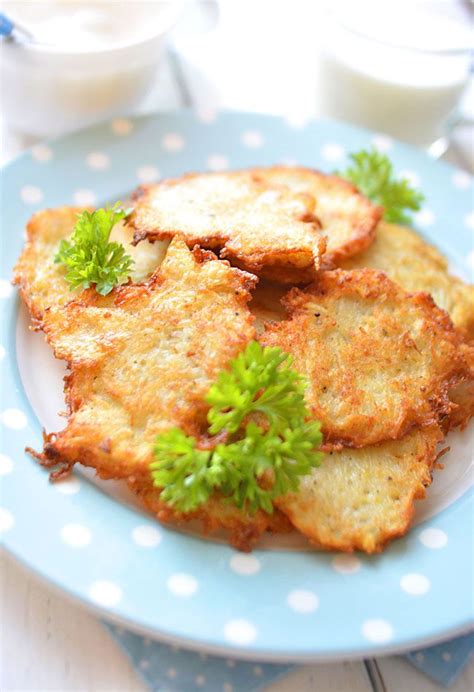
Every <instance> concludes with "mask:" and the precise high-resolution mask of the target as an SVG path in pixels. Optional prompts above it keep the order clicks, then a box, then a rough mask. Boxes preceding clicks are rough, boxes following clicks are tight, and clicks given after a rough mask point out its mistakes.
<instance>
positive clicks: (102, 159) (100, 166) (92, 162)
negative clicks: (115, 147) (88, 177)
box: [86, 151, 110, 171]
mask: <svg viewBox="0 0 474 692" xmlns="http://www.w3.org/2000/svg"><path fill="white" fill-rule="evenodd" d="M86 163H87V165H88V166H89V168H92V170H94V171H106V170H107V169H108V168H110V158H109V156H108V155H107V154H105V153H104V152H103V151H92V152H91V153H90V154H87V156H86Z"/></svg>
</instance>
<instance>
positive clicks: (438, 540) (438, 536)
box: [418, 528, 448, 550]
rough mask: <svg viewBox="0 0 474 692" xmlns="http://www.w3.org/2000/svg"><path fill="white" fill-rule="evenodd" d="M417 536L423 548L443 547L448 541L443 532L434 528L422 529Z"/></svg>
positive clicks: (435, 548)
mask: <svg viewBox="0 0 474 692" xmlns="http://www.w3.org/2000/svg"><path fill="white" fill-rule="evenodd" d="M418 538H419V540H420V541H421V543H422V544H423V545H424V546H425V548H430V549H431V550H439V549H440V548H444V546H445V545H446V544H447V542H448V537H447V535H446V534H445V532H444V531H442V530H441V529H436V528H428V529H423V531H422V532H421V533H420V535H419V536H418Z"/></svg>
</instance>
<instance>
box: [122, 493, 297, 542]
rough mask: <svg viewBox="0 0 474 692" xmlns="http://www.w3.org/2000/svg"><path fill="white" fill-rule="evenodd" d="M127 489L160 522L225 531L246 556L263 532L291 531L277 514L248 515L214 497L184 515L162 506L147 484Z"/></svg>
mask: <svg viewBox="0 0 474 692" xmlns="http://www.w3.org/2000/svg"><path fill="white" fill-rule="evenodd" d="M129 487H130V489H131V490H132V491H133V492H134V493H135V494H136V495H137V497H138V498H139V499H140V501H141V502H142V503H143V504H144V505H145V507H147V509H149V510H150V511H151V512H153V513H154V514H156V516H157V518H158V519H159V520H160V521H162V522H164V523H168V522H173V523H174V522H177V523H180V522H182V521H186V522H188V521H193V520H198V521H200V522H202V525H203V528H204V531H205V532H206V533H212V532H214V531H216V530H218V529H225V530H227V531H228V532H229V542H230V543H231V545H233V546H234V547H235V548H237V549H238V550H243V551H245V552H248V551H249V550H251V549H252V548H253V547H254V546H255V545H256V543H257V542H258V540H259V538H260V537H261V535H262V534H263V533H264V532H265V531H270V532H272V533H288V532H290V531H292V529H293V527H292V525H291V524H290V522H289V520H288V518H287V517H286V516H285V515H284V514H282V513H281V512H279V511H278V510H275V511H274V512H273V514H267V513H266V512H264V511H262V510H258V511H257V512H256V513H255V514H249V513H247V512H246V511H244V510H241V509H239V508H238V507H236V506H235V505H233V504H231V503H229V502H226V501H225V499H223V498H221V497H219V496H218V495H215V496H213V497H211V498H210V499H209V500H208V501H207V502H206V503H205V504H204V505H202V506H201V507H200V508H199V509H198V510H196V511H195V512H192V513H188V514H185V515H183V514H181V513H179V512H175V511H173V510H172V509H171V508H170V507H169V506H168V505H166V504H165V503H164V502H162V501H161V500H160V493H159V490H158V489H157V488H154V487H153V485H151V484H150V483H137V482H133V481H132V482H131V483H129Z"/></svg>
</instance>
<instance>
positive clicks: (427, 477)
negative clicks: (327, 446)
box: [275, 426, 442, 553]
mask: <svg viewBox="0 0 474 692" xmlns="http://www.w3.org/2000/svg"><path fill="white" fill-rule="evenodd" d="M441 439H442V435H441V433H440V431H439V428H437V427H436V426H432V427H428V428H423V429H422V430H414V431H411V432H410V433H408V435H406V436H405V437H403V438H402V439H401V440H392V441H390V442H383V443H380V444H378V445H372V446H369V447H364V448H363V449H343V450H342V451H339V452H336V451H334V452H331V453H330V454H326V455H325V456H324V458H323V461H322V464H321V466H320V467H319V468H316V469H313V471H312V472H311V474H310V475H308V476H305V477H304V478H303V479H302V481H301V484H300V487H299V490H298V492H297V493H293V494H291V495H287V496H285V497H282V498H279V499H278V500H276V503H275V504H276V505H277V506H278V507H279V508H280V510H281V511H282V512H284V513H285V514H287V516H288V518H289V519H290V521H291V522H292V524H293V525H294V526H295V527H296V528H297V529H298V530H299V531H301V533H303V534H304V535H305V536H307V537H308V538H309V539H310V541H311V542H312V543H314V544H316V545H317V546H318V547H322V548H326V549H330V550H341V551H347V552H352V551H353V550H363V551H365V552H367V553H374V552H380V551H381V550H383V548H384V547H385V546H386V544H387V543H388V542H389V541H391V540H392V539H393V538H396V537H398V536H403V535H404V534H405V533H406V532H407V531H408V529H409V527H410V524H411V521H412V517H413V511H414V501H415V499H418V498H423V497H424V496H425V488H426V487H427V486H429V485H430V483H431V469H432V466H433V464H434V462H435V460H436V456H437V453H436V445H437V443H438V442H439V441H440V440H441Z"/></svg>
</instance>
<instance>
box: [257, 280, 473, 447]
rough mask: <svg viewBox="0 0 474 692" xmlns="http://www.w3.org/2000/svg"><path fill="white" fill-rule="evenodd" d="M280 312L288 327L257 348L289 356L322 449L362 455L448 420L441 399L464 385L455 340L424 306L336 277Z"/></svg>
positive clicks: (422, 299) (443, 317)
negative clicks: (302, 380)
mask: <svg viewBox="0 0 474 692" xmlns="http://www.w3.org/2000/svg"><path fill="white" fill-rule="evenodd" d="M283 303H284V305H285V307H286V309H287V311H288V313H289V319H287V320H284V321H282V322H279V323H273V324H269V325H267V326H266V331H265V332H264V333H263V334H262V335H261V336H260V337H259V338H260V341H261V342H262V343H263V344H264V345H271V346H280V347H281V348H282V349H283V350H284V351H287V352H289V353H290V354H291V355H292V356H293V359H294V367H295V369H296V370H298V371H299V372H300V373H301V374H303V375H304V376H306V378H307V381H308V386H307V390H306V398H307V402H308V405H309V407H310V410H311V413H312V415H313V416H314V417H315V418H317V419H319V420H320V421H321V423H322V429H323V432H324V434H325V441H326V443H328V444H333V445H334V444H336V445H337V444H342V445H344V446H348V447H364V446H366V445H369V444H375V443H377V442H381V441H383V440H387V439H396V438H400V437H402V436H403V435H404V434H405V433H407V432H408V431H409V430H410V429H411V428H412V427H413V426H428V425H431V424H433V423H438V422H440V421H441V420H442V419H443V417H445V416H447V415H449V413H450V412H451V409H452V408H453V406H452V404H451V403H450V400H449V396H448V389H449V387H450V386H453V385H455V384H457V383H459V382H462V381H463V379H465V378H466V376H467V372H466V364H465V361H464V358H463V356H462V354H461V349H460V346H461V343H462V338H461V336H460V334H459V333H458V332H457V331H456V330H455V328H454V327H453V325H452V323H451V321H450V319H449V317H448V315H447V314H446V313H445V312H444V311H442V310H440V309H439V308H437V307H436V306H435V304H434V302H433V301H432V299H431V298H430V296H428V295H426V294H424V293H418V294H409V293H407V292H406V291H404V290H403V289H402V288H400V287H399V286H397V285H396V284H395V283H393V282H392V281H390V279H388V278H387V277H386V276H385V274H383V273H381V272H377V271H374V270H372V269H361V270H354V271H352V272H346V271H343V270H340V269H338V270H334V271H327V272H322V273H321V274H320V279H319V281H318V283H317V284H315V285H313V286H311V287H310V288H308V289H307V290H305V291H302V290H300V289H297V288H294V289H292V290H290V291H289V292H288V294H287V295H286V297H285V298H284V299H283Z"/></svg>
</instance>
